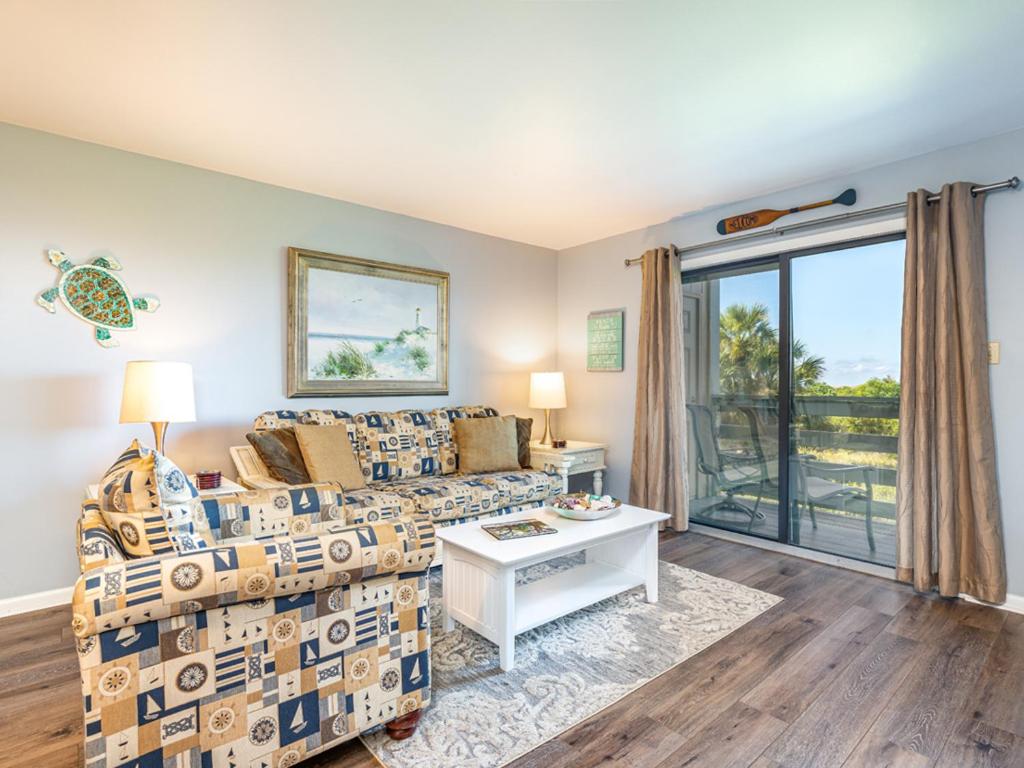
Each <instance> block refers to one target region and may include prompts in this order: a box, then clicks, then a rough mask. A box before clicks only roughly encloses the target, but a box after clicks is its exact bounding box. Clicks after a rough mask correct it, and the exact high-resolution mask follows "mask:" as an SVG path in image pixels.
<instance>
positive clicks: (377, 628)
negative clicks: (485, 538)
mask: <svg viewBox="0 0 1024 768" xmlns="http://www.w3.org/2000/svg"><path fill="white" fill-rule="evenodd" d="M100 520H101V521H102V517H101V518H100ZM95 526H96V514H95V511H94V509H93V508H92V507H91V506H90V505H89V504H87V505H86V508H85V509H84V510H83V522H82V523H80V526H79V530H80V535H81V536H82V540H81V541H80V543H79V552H80V557H83V574H82V576H81V577H80V578H79V580H78V584H77V585H76V587H75V593H74V599H73V603H72V610H73V623H72V629H73V631H74V633H75V636H76V638H77V647H78V657H79V662H80V666H81V672H82V691H83V702H84V710H85V764H86V765H87V766H90V768H114V766H129V765H130V766H137V768H157V767H160V768H163V767H164V766H174V767H175V768H216V767H220V766H237V767H238V768H242V767H243V766H244V767H248V766H253V765H258V766H262V765H266V766H275V767H276V766H290V765H294V764H296V763H298V762H300V761H302V760H304V759H305V758H307V757H309V756H311V755H313V754H316V753H318V752H320V751H322V750H324V749H326V748H328V747H330V746H333V745H335V744H338V743H340V742H342V741H345V740H348V739H351V738H354V737H355V736H357V735H358V734H359V733H360V732H362V731H365V730H367V729H369V728H373V727H374V726H377V725H380V724H383V723H386V722H388V721H390V720H393V719H395V718H397V717H400V716H402V715H404V714H408V713H410V712H412V711H415V710H417V709H420V708H423V707H425V706H426V705H427V703H428V702H429V700H430V665H429V649H430V631H429V621H428V609H427V591H428V590H427V582H426V577H425V572H426V569H427V567H428V566H429V563H430V560H431V558H432V555H433V525H432V523H431V522H430V520H429V519H428V518H427V517H425V516H420V517H415V518H400V519H396V520H388V521H386V522H379V523H376V524H373V525H360V526H345V525H343V524H340V523H335V524H334V526H335V527H334V530H332V531H330V532H325V533H321V534H319V535H310V536H290V535H279V536H273V537H270V538H261V539H260V538H252V539H249V538H247V539H243V540H241V541H230V540H225V541H223V542H221V543H220V545H219V546H215V547H212V548H209V549H204V550H200V551H196V552H192V553H187V554H174V553H171V554H162V555H157V556H150V557H144V558H127V557H125V556H124V554H123V553H121V556H120V559H118V558H117V557H114V556H112V555H111V556H108V557H106V560H107V562H105V563H101V560H102V559H103V555H101V554H100V553H99V551H98V550H97V552H96V553H94V554H90V555H88V556H87V557H86V556H85V555H83V554H82V553H85V552H92V551H93V550H94V549H97V546H96V545H97V543H98V542H102V545H103V546H102V547H101V548H102V549H106V548H109V547H110V546H111V545H113V546H115V547H116V546H117V543H116V541H115V539H114V537H112V536H109V535H108V536H107V537H106V538H104V537H103V536H102V535H100V534H98V533H96V531H97V529H96V527H95ZM107 554H108V555H110V554H111V553H107ZM96 558H99V559H96Z"/></svg>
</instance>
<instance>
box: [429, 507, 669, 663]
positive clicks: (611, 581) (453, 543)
mask: <svg viewBox="0 0 1024 768" xmlns="http://www.w3.org/2000/svg"><path fill="white" fill-rule="evenodd" d="M531 518H533V519H538V520H541V521H543V522H544V523H546V524H547V525H550V526H551V527H553V528H555V529H556V531H557V533H554V534H549V535H547V536H535V537H531V538H524V539H515V540H511V541H498V540H497V539H494V538H493V537H492V536H490V535H489V534H488V533H487V532H486V531H484V530H482V529H481V526H483V525H486V524H488V523H493V522H495V520H493V519H491V520H480V521H477V522H472V523H466V524H464V525H459V526H452V527H450V528H441V529H439V530H438V531H437V533H436V535H437V538H438V539H440V540H441V541H443V542H444V548H445V550H444V551H445V557H444V565H443V566H442V567H443V572H442V577H441V580H442V582H441V583H442V587H443V591H444V606H443V607H444V629H445V631H450V630H451V629H453V628H454V626H455V622H456V621H458V622H459V623H460V624H462V625H464V626H466V627H468V628H469V629H472V630H473V631H475V632H477V633H479V634H481V635H483V636H484V637H486V638H487V639H488V640H490V641H492V642H493V643H495V644H496V645H497V646H498V655H499V662H500V665H501V668H502V669H503V670H506V671H507V670H509V669H512V668H513V666H514V664H515V637H516V635H518V634H521V633H523V632H526V631H528V630H530V629H533V628H534V627H538V626H540V625H541V624H545V623H547V622H549V621H554V620H555V619H558V618H561V617H562V616H566V615H568V614H570V613H572V612H573V611H578V610H579V609H580V608H585V607H586V606H588V605H593V604H594V603H597V602H600V601H601V600H604V599H606V598H609V597H612V596H613V595H617V594H619V593H620V592H625V591H626V590H629V589H633V588H634V587H638V586H644V587H645V589H646V598H647V601H648V602H650V603H654V602H657V601H658V524H659V523H660V522H662V521H663V520H667V519H668V515H665V514H663V513H661V512H654V511H652V510H649V509H641V508H640V507H631V506H628V505H623V506H622V507H620V508H619V509H618V510H617V511H616V512H615V513H614V514H613V515H611V516H609V517H606V518H603V519H601V520H593V521H582V520H567V519H566V518H563V517H561V516H560V515H558V514H557V513H556V512H555V511H554V510H552V509H533V510H526V511H524V512H517V513H516V514H513V515H507V516H504V517H502V518H501V522H502V523H508V522H513V521H516V520H527V519H531ZM577 552H583V553H585V558H586V560H585V563H584V564H582V565H579V566H576V567H573V568H569V569H566V570H563V571H559V572H557V573H554V574H552V575H551V576H548V577H545V578H542V579H538V580H536V581H533V582H530V583H529V584H524V585H523V586H520V587H517V586H516V569H518V568H526V567H528V566H530V565H535V564H537V563H542V562H544V561H546V560H551V559H553V558H556V557H561V556H563V555H570V554H574V553H577Z"/></svg>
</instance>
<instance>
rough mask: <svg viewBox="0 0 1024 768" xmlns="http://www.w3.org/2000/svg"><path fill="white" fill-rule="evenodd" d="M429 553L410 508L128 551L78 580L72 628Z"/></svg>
mask: <svg viewBox="0 0 1024 768" xmlns="http://www.w3.org/2000/svg"><path fill="white" fill-rule="evenodd" d="M392 553H394V554H392ZM433 554H434V526H433V523H432V522H431V520H430V519H429V518H428V517H427V516H426V515H417V516H413V517H402V518H398V519H392V520H386V521H382V522H378V523H373V524H368V525H350V526H345V525H339V526H338V527H337V528H336V529H335V530H334V531H332V532H325V533H321V534H316V535H310V536H288V535H283V536H275V537H270V538H261V539H254V538H252V537H243V538H242V539H240V540H237V541H234V542H230V541H225V542H221V543H220V544H219V545H218V546H216V547H210V548H208V549H202V550H198V551H196V552H194V553H186V554H181V555H177V556H174V557H147V558H128V559H126V560H125V561H123V562H118V563H112V564H110V565H107V566H104V567H99V568H94V569H92V570H89V571H87V572H85V573H84V574H83V577H82V578H80V579H79V580H78V582H77V583H76V585H75V592H74V598H73V601H72V605H73V611H74V614H75V634H76V636H78V637H85V636H88V635H91V634H97V633H100V632H105V631H107V630H109V629H112V628H116V627H122V626H126V625H130V624H133V623H139V622H141V621H145V620H150V619H157V618H165V617H169V616H184V615H188V614H190V613H195V612H196V611H197V610H206V609H209V608H211V607H213V606H217V605H231V604H232V603H233V602H235V601H239V600H246V601H250V600H258V599H268V598H274V597H280V596H282V595H295V594H299V593H302V592H309V591H317V590H321V589H328V588H329V587H337V586H350V585H353V584H356V583H359V582H364V581H367V580H369V579H372V578H374V577H377V576H382V575H392V574H395V573H415V572H420V571H423V570H425V569H426V568H427V567H428V566H429V564H430V562H431V560H432V559H433ZM396 555H397V559H396Z"/></svg>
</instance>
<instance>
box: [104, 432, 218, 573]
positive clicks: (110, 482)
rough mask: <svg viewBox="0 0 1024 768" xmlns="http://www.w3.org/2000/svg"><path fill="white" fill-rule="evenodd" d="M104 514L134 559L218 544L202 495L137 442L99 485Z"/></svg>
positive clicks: (169, 464)
mask: <svg viewBox="0 0 1024 768" xmlns="http://www.w3.org/2000/svg"><path fill="white" fill-rule="evenodd" d="M99 496H100V498H99V500H98V505H99V510H100V513H101V514H102V515H103V517H104V519H105V520H106V523H107V526H108V528H109V529H110V530H111V531H112V532H114V534H115V535H116V536H117V538H118V540H119V541H120V542H121V547H122V549H123V550H124V551H125V553H127V554H128V555H131V556H134V557H146V556H147V555H159V554H162V553H166V552H188V551H191V550H196V549H202V548H203V547H208V546H210V545H211V544H212V543H213V538H212V535H211V533H210V529H209V524H208V523H207V520H206V516H205V515H204V513H203V506H202V502H201V501H200V500H199V492H198V491H197V490H196V488H195V486H194V485H192V483H191V481H189V479H188V477H187V476H186V475H185V473H184V472H182V471H181V470H180V469H178V467H177V466H175V465H174V463H173V462H172V461H171V460H170V459H168V458H167V457H166V456H164V455H163V454H160V453H157V452H156V451H153V450H151V449H149V448H146V447H145V446H143V445H141V444H140V443H139V441H138V440H133V441H132V444H131V445H130V446H129V447H128V449H127V450H126V451H125V452H124V453H122V454H121V455H120V456H119V457H118V458H117V461H115V462H114V463H113V465H112V466H111V467H110V469H108V470H107V471H106V473H105V474H104V476H103V479H102V480H101V481H100V484H99Z"/></svg>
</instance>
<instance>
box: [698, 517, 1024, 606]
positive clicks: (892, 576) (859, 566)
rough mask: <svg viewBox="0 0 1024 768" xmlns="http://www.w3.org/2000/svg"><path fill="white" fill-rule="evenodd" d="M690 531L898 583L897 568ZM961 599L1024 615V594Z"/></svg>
mask: <svg viewBox="0 0 1024 768" xmlns="http://www.w3.org/2000/svg"><path fill="white" fill-rule="evenodd" d="M689 530H691V531H693V532H694V533H699V534H701V535H702V536H711V537H712V538H715V539H725V540H726V541H733V542H736V543H737V544H746V545H747V546H748V547H757V548H758V549H766V550H768V551H770V552H779V553H781V554H784V555H792V556H793V557H800V558H803V559H804V560H813V561H814V562H816V563H824V564H825V565H834V566H835V567H836V568H845V569H846V570H848V571H857V572H858V573H866V574H867V575H868V576H878V577H879V578H882V579H889V580H890V581H896V569H895V568H887V567H885V566H883V565H875V564H873V563H865V562H863V561H861V560H852V559H850V558H848V557H839V556H838V555H830V554H827V553H825V552H815V551H814V550H813V549H804V548H803V547H794V546H793V545H792V544H780V543H779V542H777V541H770V540H769V539H760V538H758V537H756V536H747V535H745V534H742V533H734V532H732V531H726V530H723V529H721V528H715V527H714V526H710V525H700V524H699V523H690V528H689ZM960 597H961V598H962V599H964V600H966V601H967V602H968V603H977V604H978V605H987V606H988V607H990V608H998V609H1000V610H1002V611H1009V612H1010V613H1024V595H1014V594H1008V595H1007V596H1006V602H1005V603H986V602H983V601H981V600H978V599H976V598H973V597H971V596H970V595H963V594H961V595H960Z"/></svg>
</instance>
